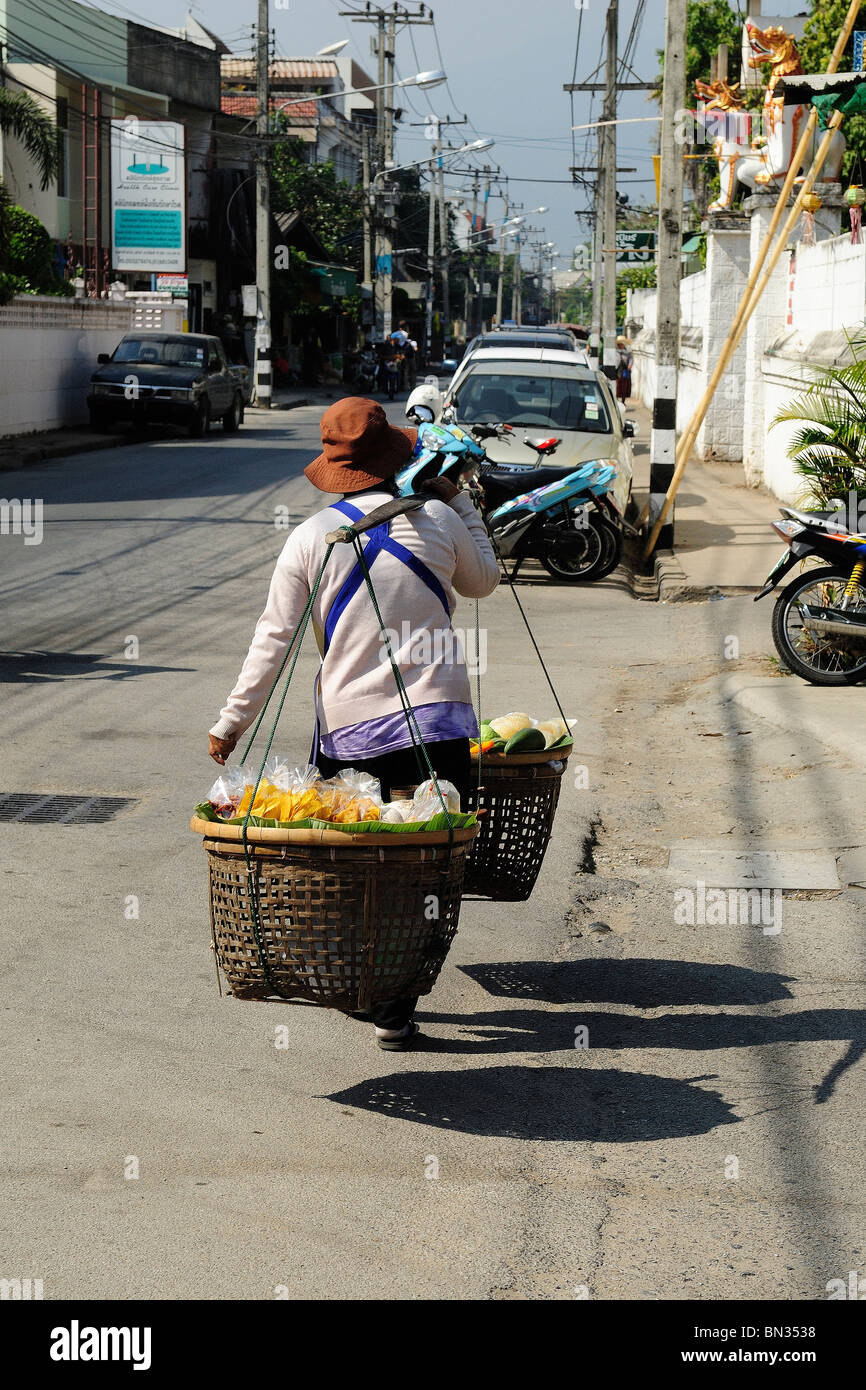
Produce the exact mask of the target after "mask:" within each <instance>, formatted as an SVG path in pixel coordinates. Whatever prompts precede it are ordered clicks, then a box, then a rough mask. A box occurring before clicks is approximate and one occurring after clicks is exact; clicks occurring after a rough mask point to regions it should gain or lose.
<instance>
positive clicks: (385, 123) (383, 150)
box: [339, 3, 433, 339]
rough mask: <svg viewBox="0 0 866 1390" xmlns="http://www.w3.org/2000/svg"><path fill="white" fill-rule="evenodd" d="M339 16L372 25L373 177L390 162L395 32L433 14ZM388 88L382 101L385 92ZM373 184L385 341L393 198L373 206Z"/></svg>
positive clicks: (385, 194)
mask: <svg viewBox="0 0 866 1390" xmlns="http://www.w3.org/2000/svg"><path fill="white" fill-rule="evenodd" d="M339 14H340V15H341V16H344V17H346V18H347V19H351V20H352V22H353V23H355V24H375V25H376V37H375V40H374V42H375V47H376V58H377V78H376V85H377V87H378V89H379V90H378V91H377V92H376V153H375V165H376V170H375V173H376V174H377V175H378V174H383V173H384V170H385V167H386V165H388V164H392V163H393V162H394V105H393V91H394V65H395V61H396V44H397V28H398V25H399V27H400V28H404V27H405V26H406V25H410V24H432V23H433V14H432V12H431V11H429V10H428V8H427V7H426V6H425V5H419V6H418V8H417V10H415V11H414V12H412V11H410V10H409V9H408V8H407V7H406V6H405V5H401V4H397V3H395V4H394V5H393V6H392V7H391V9H388V10H386V9H385V8H384V7H383V6H381V5H377V6H373V5H370V4H369V3H368V4H367V6H366V9H365V10H363V11H360V10H340V11H339ZM386 88H388V94H387V97H386V91H385V89H386ZM373 187H374V184H373V183H370V184H368V185H367V187H366V189H365V193H366V196H367V200H368V203H369V205H370V206H369V216H370V218H371V220H372V222H373V225H374V227H375V247H376V261H375V271H376V280H375V288H374V296H375V298H374V302H375V314H376V329H375V332H376V337H377V338H382V339H387V338H388V337H389V336H390V333H391V318H392V304H393V279H392V276H393V249H394V243H393V232H394V198H393V192H392V190H391V189H389V188H387V187H386V188H383V189H382V195H381V196H382V206H381V208H379V207H377V206H376V199H375V196H374V194H373V191H372V190H373Z"/></svg>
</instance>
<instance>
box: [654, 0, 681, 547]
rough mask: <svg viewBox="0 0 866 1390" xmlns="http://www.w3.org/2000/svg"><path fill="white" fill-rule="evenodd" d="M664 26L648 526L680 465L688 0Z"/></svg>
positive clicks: (673, 8) (671, 4) (668, 530)
mask: <svg viewBox="0 0 866 1390" xmlns="http://www.w3.org/2000/svg"><path fill="white" fill-rule="evenodd" d="M665 27H666V32H665V72H664V89H663V93H662V121H661V175H660V180H659V184H660V190H661V196H660V197H659V224H658V290H657V293H656V304H657V310H656V312H657V315H658V317H657V321H656V394H655V400H654V402H653V420H652V435H651V439H650V501H649V524H650V528H652V526H653V524H654V522H655V520H656V518H657V517H658V515H659V513H660V511H661V509H662V506H663V505H664V501H665V495H666V493H667V490H668V488H669V486H670V483H671V479H672V478H673V474H674V467H675V465H676V444H677V373H678V369H679V356H680V255H681V251H682V219H683V159H682V153H681V151H680V147H679V145H678V144H677V112H678V110H679V109H680V108H681V107H682V105H683V102H684V99H685V84H686V51H685V33H686V0H667V17H666V26H665ZM673 520H674V513H673V508H672V509H671V510H670V512H669V513H668V520H667V522H666V524H665V525H664V526H663V527H662V529H661V531H660V532H659V536H658V540H657V543H656V544H657V546H658V547H660V548H661V549H662V550H669V549H670V548H671V546H672V545H673V535H674V528H673Z"/></svg>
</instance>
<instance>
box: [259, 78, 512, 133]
mask: <svg viewBox="0 0 866 1390" xmlns="http://www.w3.org/2000/svg"><path fill="white" fill-rule="evenodd" d="M447 81H448V78H447V77H446V75H445V73H444V72H442V70H441V69H440V68H435V69H433V70H431V71H430V72H416V73H415V76H414V77H401V78H400V81H399V82H380V83H379V84H378V85H377V86H375V87H349V88H346V89H344V90H343V91H341V92H318V93H311V94H310V95H309V96H305V97H293V98H292V100H291V101H283V102H280V105H279V106H275V107H274V114H276V113H277V112H278V111H285V109H286V107H287V106H304V105H306V103H307V102H308V101H333V100H334V98H335V97H357V96H364V95H365V94H366V93H367V92H384V91H385V90H386V88H391V87H420V88H421V89H422V91H425V92H427V91H429V90H430V89H431V87H440V86H441V85H442V83H443V82H447ZM490 143H491V144H492V143H493V142H492V141H491V142H490Z"/></svg>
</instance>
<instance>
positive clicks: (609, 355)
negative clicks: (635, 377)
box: [599, 0, 619, 378]
mask: <svg viewBox="0 0 866 1390" xmlns="http://www.w3.org/2000/svg"><path fill="white" fill-rule="evenodd" d="M605 42H606V45H607V52H606V65H605V93H604V117H603V119H604V120H605V121H608V122H610V124H609V125H603V126H602V127H601V133H602V143H601V158H600V159H599V164H600V165H602V166H603V168H604V204H603V209H602V213H603V215H602V222H603V227H604V230H603V232H602V238H603V246H602V252H603V255H604V374H605V376H607V377H611V378H613V377H615V376H616V126H615V125H614V124H613V123H614V121H615V120H616V78H617V57H618V54H617V50H618V46H619V0H609V4H608V7H607V25H606V40H605Z"/></svg>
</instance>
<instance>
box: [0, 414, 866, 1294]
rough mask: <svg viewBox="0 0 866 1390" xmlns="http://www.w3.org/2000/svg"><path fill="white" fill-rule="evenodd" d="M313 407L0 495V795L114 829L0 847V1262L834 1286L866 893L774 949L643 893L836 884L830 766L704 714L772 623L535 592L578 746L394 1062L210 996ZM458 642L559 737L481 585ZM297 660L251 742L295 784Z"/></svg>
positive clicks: (222, 1283) (841, 1248) (842, 761)
mask: <svg viewBox="0 0 866 1390" xmlns="http://www.w3.org/2000/svg"><path fill="white" fill-rule="evenodd" d="M391 412H392V415H393V417H394V418H395V419H398V418H399V407H391ZM318 415H319V411H318V410H317V409H316V408H306V409H300V410H296V411H293V412H292V413H291V414H290V415H288V416H285V415H283V416H281V417H280V418H279V419H274V420H273V421H271V420H267V421H266V420H264V419H263V417H261V416H255V417H254V416H252V415H251V416H250V417H248V422H247V424H246V425H245V427H244V429H243V431H242V432H241V434H240V436H236V437H234V438H230V437H228V436H223V434H222V432H219V433H217V432H214V433H213V434H212V435H211V436H210V437H209V438H208V439H205V440H185V439H184V440H181V439H171V438H168V437H158V438H154V440H153V441H151V442H149V443H145V444H135V445H132V446H129V447H121V448H113V449H110V450H106V451H104V452H98V453H93V454H89V455H81V456H77V457H75V458H72V459H68V460H60V461H52V462H46V463H44V464H38V465H34V466H32V467H30V468H28V469H26V470H25V471H22V472H17V473H16V472H9V473H6V474H5V476H4V492H5V494H6V496H7V497H9V498H14V497H30V498H32V497H39V498H42V499H43V500H44V540H43V543H42V544H41V545H32V546H25V545H24V541H23V537H21V536H3V537H2V539H0V615H2V616H0V627H2V640H0V649H2V654H0V679H2V681H3V694H4V701H3V708H4V735H5V746H4V759H3V761H4V768H3V775H2V787H3V789H5V791H6V792H26V791H31V792H42V793H47V792H60V793H68V794H80V793H82V792H87V793H90V794H96V793H102V794H107V795H117V796H124V797H129V798H132V799H133V800H134V804H133V805H132V806H131V807H129V808H127V809H126V810H125V811H123V812H122V813H121V814H120V815H118V817H117V818H116V819H115V820H113V821H111V822H109V823H107V824H105V825H99V826H75V825H58V826H50V825H40V824H24V823H18V824H9V825H4V827H3V831H4V834H3V843H4V854H3V862H2V881H3V885H4V892H3V902H2V917H3V938H4V944H3V959H4V964H5V974H6V989H5V991H4V996H5V997H4V1004H3V1009H2V1015H0V1016H2V1020H3V1025H4V1027H3V1040H2V1046H3V1058H4V1072H5V1074H6V1077H5V1081H4V1087H3V1108H4V1110H5V1112H6V1113H5V1116H4V1122H3V1125H2V1136H3V1137H2V1154H3V1157H2V1167H0V1206H2V1209H3V1210H4V1212H6V1213H7V1217H6V1220H5V1222H4V1225H5V1226H6V1229H5V1231H4V1233H3V1239H2V1250H3V1261H2V1262H3V1268H2V1269H0V1275H2V1276H3V1277H7V1278H9V1277H26V1276H29V1277H32V1278H41V1279H43V1281H44V1288H45V1297H46V1298H53V1299H72V1298H121V1299H143V1298H159V1299H183V1298H205V1299H271V1298H274V1297H275V1296H281V1295H282V1293H283V1291H287V1292H288V1296H289V1297H306V1298H324V1299H337V1298H348V1299H360V1300H364V1299H371V1298H378V1297H385V1298H391V1299H398V1298H400V1299H403V1298H413V1299H468V1298H469V1299H471V1298H480V1299H517V1300H521V1299H524V1300H546V1299H572V1298H575V1297H583V1296H588V1297H589V1298H591V1299H603V1300H610V1299H620V1298H638V1299H659V1300H666V1299H684V1298H701V1299H715V1298H721V1299H725V1300H745V1299H752V1298H757V1297H769V1298H775V1299H790V1298H796V1297H805V1298H809V1299H821V1298H826V1297H827V1293H826V1285H827V1282H828V1281H829V1280H831V1279H834V1278H842V1279H847V1277H848V1272H849V1271H850V1270H852V1269H854V1270H859V1271H860V1272H861V1273H862V1272H863V1271H864V1264H866V1253H864V1249H863V1237H862V1229H863V1223H862V1214H863V1213H862V1208H863V1197H862V1192H863V1181H862V1178H863V1174H862V1152H863V1147H862V1140H863V1135H864V1126H863V1118H862V1108H861V1098H860V1096H859V1094H858V1087H857V1080H858V1076H857V1067H858V1065H859V1066H860V1068H861V1072H862V1054H863V1050H864V1027H863V1018H864V1015H863V1010H862V1003H863V988H862V981H863V948H862V903H863V889H862V888H856V887H848V886H847V884H846V880H847V879H848V878H851V877H852V876H853V875H852V874H848V873H845V872H843V873H842V877H841V879H840V887H839V888H838V889H835V890H826V889H822V890H811V889H804V888H802V887H800V886H799V884H798V883H793V886H792V888H791V889H790V891H788V892H787V893H786V894H785V896H784V898H783V901H782V917H781V930H780V931H779V932H777V933H774V934H770V933H767V932H765V931H764V929H763V927H762V926H761V925H760V924H759V925H750V924H748V923H746V924H740V925H734V924H730V925H702V924H701V923H699V922H696V923H695V924H694V925H689V924H688V923H683V922H681V921H678V920H677V919H676V913H675V901H676V899H675V895H676V893H677V891H678V890H681V889H682V888H683V887H684V884H683V883H682V882H681V881H680V880H679V879H678V878H677V876H676V874H675V873H674V872H672V871H671V870H670V869H668V867H667V864H668V855H669V852H670V850H671V849H672V848H676V847H677V846H681V845H683V844H684V843H685V844H686V845H688V846H690V847H691V848H693V849H694V848H697V849H698V850H699V851H700V850H705V851H706V853H707V854H708V855H710V856H711V854H712V850H713V848H716V849H719V848H725V849H728V850H730V849H734V850H737V851H739V852H740V853H742V854H744V855H748V854H749V853H750V852H751V851H753V850H755V849H763V850H768V851H770V852H774V851H781V850H789V851H791V852H793V854H794V855H795V856H796V855H797V854H798V853H800V852H801V851H803V850H810V851H811V850H819V849H827V850H829V851H830V852H831V854H832V856H834V858H837V859H838V862H839V864H840V866H844V864H846V863H848V862H850V863H851V864H855V863H856V864H859V863H860V860H858V857H857V856H858V854H861V855H862V849H861V848H859V847H860V846H861V842H866V831H864V830H863V828H862V826H863V817H862V773H861V772H858V766H857V758H856V757H854V756H852V757H851V758H846V756H845V752H844V749H843V748H837V749H836V750H834V751H833V752H830V751H829V750H828V748H827V747H826V746H825V745H824V744H823V743H822V742H820V740H818V739H817V738H815V737H813V736H812V734H811V733H809V732H802V731H800V730H799V729H798V728H796V727H795V728H794V729H793V730H792V731H786V730H785V729H784V728H780V727H778V724H774V723H771V722H765V721H764V719H763V718H762V716H761V714H760V713H759V714H757V715H756V714H754V713H753V712H751V711H749V710H747V709H744V708H742V707H741V706H740V705H739V704H738V702H737V700H736V699H735V698H731V692H730V681H731V678H732V677H734V676H736V677H739V678H749V677H755V678H758V677H759V678H760V679H761V680H766V679H768V678H770V677H771V676H773V674H774V667H773V666H772V664H771V663H770V661H769V660H768V657H767V652H768V651H769V650H770V640H769V608H768V607H767V606H762V605H758V606H754V605H752V604H751V602H750V601H749V600H748V599H736V598H735V599H729V600H724V601H722V602H718V603H705V604H698V605H687V604H678V605H673V606H670V607H666V606H664V605H654V604H650V603H641V602H638V601H637V600H636V599H635V598H634V597H633V596H632V594H631V593H630V591H629V588H628V585H627V584H626V582H625V579H624V578H623V576H622V575H621V574H614V575H613V576H611V577H610V578H609V579H608V580H607V581H605V582H603V583H602V584H599V585H597V586H592V587H589V588H586V589H580V588H570V587H568V586H559V585H556V584H554V583H552V582H551V581H550V580H548V579H547V578H546V577H544V576H543V575H542V572H541V571H540V570H539V571H537V572H536V573H532V572H530V573H528V574H527V576H526V581H525V582H523V583H521V585H520V594H521V597H522V600H523V602H524V604H525V607H526V609H527V612H528V614H529V616H530V619H531V622H532V625H533V628H534V631H535V633H536V635H537V638H538V641H539V644H540V646H541V648H542V650H543V651H544V653H545V655H546V658H547V660H548V662H549V666H550V670H551V674H552V677H553V679H554V681H555V683H556V685H557V687H558V688H559V690H560V691H561V692H562V695H563V697H564V703H565V704H566V706H567V713H568V714H570V715H574V716H577V717H578V719H579V724H578V727H577V744H576V752H575V756H574V758H573V760H572V763H573V773H572V777H571V778H570V779H569V780H568V783H567V785H566V786H565V788H564V791H563V796H562V801H561V803H560V809H559V812H558V816H557V821H556V827H555V834H554V839H553V842H552V845H551V848H550V851H549V854H548V857H547V860H546V862H545V866H544V869H543V871H542V875H541V879H540V881H539V885H538V887H537V889H536V891H535V893H534V894H533V896H532V898H531V899H530V900H529V902H528V903H525V904H514V905H509V904H496V905H491V904H488V903H484V902H475V901H467V902H466V903H465V905H464V908H463V913H462V916H461V926H460V931H459V934H458V936H457V939H456V942H455V944H454V947H453V948H452V951H451V954H450V956H449V958H448V961H447V962H446V966H445V968H444V970H443V973H442V975H441V977H440V980H439V982H438V984H437V986H436V988H435V991H434V992H433V994H432V995H430V996H428V997H427V998H425V999H423V1000H422V1001H421V1005H420V1009H419V1021H420V1022H421V1024H422V1027H423V1029H424V1035H425V1037H424V1040H423V1041H422V1042H421V1043H420V1045H419V1046H418V1047H417V1048H416V1050H415V1051H413V1052H411V1053H406V1054H385V1053H382V1052H381V1051H379V1050H378V1049H377V1048H376V1047H375V1045H374V1043H373V1040H372V1030H371V1028H370V1027H369V1025H366V1024H363V1023H359V1022H354V1021H351V1020H347V1019H344V1018H343V1017H342V1016H338V1015H334V1014H331V1013H329V1012H326V1011H322V1010H318V1009H315V1008H310V1007H305V1006H299V1005H286V1004H282V1003H252V1002H240V1001H237V1000H234V999H231V998H226V997H224V998H220V997H219V995H218V993H217V989H216V983H215V978H214V970H213V964H212V960H211V955H210V951H209V925H208V914H207V898H206V875H205V864H204V856H203V854H202V850H201V845H200V842H199V841H198V840H197V839H196V837H195V836H194V835H192V834H191V833H190V831H189V830H188V828H187V824H188V818H189V814H190V811H191V808H192V806H193V805H194V804H195V802H196V801H198V800H200V799H201V798H202V796H203V795H204V794H205V793H206V791H207V789H208V787H209V785H210V783H211V781H212V780H213V776H214V765H213V764H212V763H211V762H210V761H209V760H208V758H207V756H206V731H207V728H208V727H209V725H210V724H211V723H212V722H213V720H214V718H215V717H216V714H217V711H218V709H219V707H220V705H221V704H222V703H223V700H224V697H225V695H226V694H227V692H228V690H229V689H230V688H231V685H232V684H233V681H234V678H235V674H236V672H237V670H238V668H239V666H240V663H241V660H242V658H243V656H244V654H245V651H246V647H247V643H248V640H249V637H250V635H251V633H252V629H253V626H254V623H255V620H256V617H257V616H258V613H259V612H260V609H261V605H262V602H263V599H264V596H265V593H266V590H267V585H268V580H269V576H270V572H271V569H272V566H273V562H274V560H275V558H276V556H277V554H278V553H279V550H280V547H281V545H282V543H283V541H284V539H285V534H286V533H285V531H284V530H282V531H281V530H280V529H278V528H277V526H275V517H276V518H278V519H279V520H280V521H283V520H285V519H286V518H287V519H288V522H289V524H291V523H292V522H296V521H298V520H300V519H302V518H303V517H304V516H306V515H308V514H309V513H310V511H311V510H314V509H315V508H316V507H317V505H319V501H320V499H319V498H318V497H317V495H316V494H314V493H313V491H312V489H311V488H310V487H309V485H308V484H307V483H306V481H305V480H304V479H303V477H302V476H301V469H302V467H303V466H304V464H305V463H306V462H308V461H309V459H310V458H311V457H312V456H313V454H314V453H315V452H317V448H316V445H317V437H318V436H317V430H316V424H317V420H318ZM277 508H282V509H283V511H281V512H277V511H276V510H275V509H277ZM473 621H474V614H473V605H471V604H468V603H464V604H462V605H461V607H460V609H459V610H458V614H457V615H456V618H455V623H456V625H458V626H460V625H462V626H464V627H469V626H471V624H472V623H473ZM482 623H483V625H484V627H485V629H486V631H487V637H488V653H489V670H488V672H487V674H486V676H485V681H484V697H483V703H484V712H485V714H487V715H488V716H490V715H495V714H498V713H504V712H506V711H507V710H509V709H522V708H525V709H527V710H528V711H529V712H530V713H533V714H537V715H538V716H539V717H540V716H545V715H549V714H551V713H552V712H553V710H552V704H551V699H550V697H549V694H548V692H547V689H546V686H545V684H544V680H543V677H542V676H541V673H540V671H539V668H538V666H537V663H536V661H535V658H534V656H533V653H532V650H531V647H530V646H529V642H528V639H527V638H526V635H525V633H524V632H523V631H522V630H521V626H520V623H519V618H518V615H517V613H516V608H515V605H514V601H513V598H512V596H511V594H510V593H508V592H507V590H505V589H504V588H502V589H500V590H499V591H498V592H497V593H496V594H495V595H494V596H493V597H492V598H491V599H489V600H487V601H485V603H484V604H483V609H482ZM731 637H735V638H736V644H737V652H736V655H735V656H729V655H728V653H729V652H730V651H732V650H733V647H732V644H731V642H730V639H731ZM133 638H134V639H136V640H137V648H138V654H137V658H135V659H130V657H129V656H128V655H127V654H128V653H130V652H134V650H135V644H134V643H133V642H131V640H130V639H133ZM315 666H316V662H315V658H314V655H313V652H312V650H311V649H310V650H308V651H307V653H306V654H305V656H304V658H303V659H302V661H301V663H300V665H299V668H298V672H297V676H296V686H295V690H296V692H297V693H296V695H295V698H294V700H293V702H292V703H291V705H290V706H288V707H287V709H286V711H285V713H284V716H283V721H282V725H281V728H280V731H279V734H278V738H277V743H276V745H275V747H277V748H278V749H279V751H280V752H281V753H284V754H285V755H286V756H288V757H290V758H291V759H292V760H297V761H302V762H303V761H306V755H307V751H308V748H309V740H310V732H311V714H310V691H311V687H312V681H313V675H314V671H315ZM726 683H727V684H726ZM853 694H854V696H855V697H857V698H859V695H858V693H857V692H853ZM581 769H585V771H581ZM846 855H847V856H849V859H848V860H846V859H845V856H846ZM851 856H853V858H852V857H851ZM858 871H859V870H858ZM863 877H864V878H866V869H864V870H863ZM794 878H796V873H795V874H794ZM685 886H686V887H688V886H689V885H688V884H686V885H685ZM136 911H137V913H138V915H137V916H135V913H136ZM283 1026H285V1027H286V1028H287V1029H288V1038H289V1046H288V1048H277V1047H276V1046H275V1040H276V1038H277V1030H278V1029H279V1028H281V1027H283ZM583 1028H585V1029H587V1030H588V1039H587V1041H588V1046H586V1047H583V1046H576V1045H575V1044H576V1041H578V1042H579V1041H580V1040H581V1039H582V1037H583V1035H582V1034H580V1033H579V1032H578V1031H577V1030H579V1029H583ZM134 1160H137V1164H136V1163H135V1162H134ZM136 1171H137V1173H138V1176H137V1177H135V1176H131V1175H132V1174H134V1173H135V1172H136ZM127 1175H128V1176H127ZM276 1291H279V1292H276Z"/></svg>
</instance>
